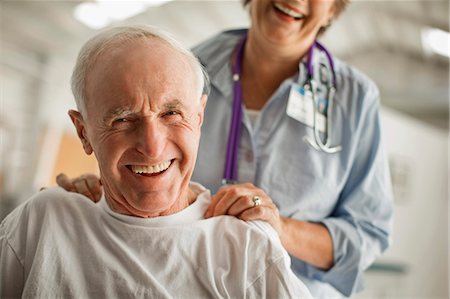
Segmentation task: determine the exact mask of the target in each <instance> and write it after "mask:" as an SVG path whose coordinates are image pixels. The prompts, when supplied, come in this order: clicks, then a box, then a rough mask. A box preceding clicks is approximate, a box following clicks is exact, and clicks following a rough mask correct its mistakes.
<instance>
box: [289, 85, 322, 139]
mask: <svg viewBox="0 0 450 299" xmlns="http://www.w3.org/2000/svg"><path fill="white" fill-rule="evenodd" d="M314 105H315V103H314V100H313V95H312V92H311V90H305V89H304V88H303V86H300V85H298V84H296V83H294V84H292V85H291V91H290V93H289V99H288V104H287V109H286V114H287V115H289V116H290V117H292V118H293V119H295V120H297V121H299V122H301V123H303V124H305V125H307V126H309V127H311V128H314ZM325 123H326V117H325V115H323V114H321V113H319V111H317V109H316V126H317V129H318V130H319V131H320V132H325Z"/></svg>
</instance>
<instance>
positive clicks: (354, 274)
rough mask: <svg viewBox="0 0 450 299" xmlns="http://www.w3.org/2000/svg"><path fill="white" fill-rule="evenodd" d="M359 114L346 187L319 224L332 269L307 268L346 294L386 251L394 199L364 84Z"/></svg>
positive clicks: (373, 91) (371, 96)
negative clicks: (323, 228) (329, 245)
mask: <svg viewBox="0 0 450 299" xmlns="http://www.w3.org/2000/svg"><path fill="white" fill-rule="evenodd" d="M364 100H365V101H366V103H368V104H367V105H366V106H367V107H365V108H363V110H362V111H361V113H362V115H361V125H360V126H359V130H358V132H357V134H356V136H354V138H356V140H357V141H356V144H355V149H354V152H355V155H354V160H353V163H352V166H351V170H350V173H349V177H348V179H347V183H346V184H345V186H344V188H343V190H342V192H341V194H340V196H339V199H338V203H337V205H336V207H335V208H334V210H333V212H332V214H331V215H330V217H328V218H326V219H324V220H323V221H321V222H322V223H323V224H324V225H325V226H326V227H327V229H328V231H329V232H330V234H331V237H332V240H333V253H334V266H333V267H332V268H331V269H330V270H328V271H321V270H319V269H315V268H314V267H311V266H307V268H308V269H307V270H308V272H310V274H311V275H308V276H311V277H313V278H314V279H318V280H321V281H325V282H328V283H330V284H331V285H332V286H333V287H335V288H336V289H337V290H338V291H340V292H341V293H342V294H344V295H345V296H350V295H351V294H353V293H354V292H356V291H358V290H360V289H362V275H363V272H364V270H366V269H367V268H368V267H369V266H370V264H372V263H373V261H374V260H375V258H377V257H378V256H380V254H381V253H382V252H383V251H384V250H386V248H388V246H389V244H390V232H391V230H392V218H393V217H392V216H393V200H392V197H393V196H392V188H391V181H390V175H389V167H388V163H387V158H386V154H385V152H384V148H383V144H382V138H381V132H380V118H379V93H378V89H377V88H376V86H375V85H374V84H372V85H369V87H368V90H367V92H366V97H365V99H364Z"/></svg>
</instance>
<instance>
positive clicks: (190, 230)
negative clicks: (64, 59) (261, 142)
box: [0, 27, 310, 298]
mask: <svg viewBox="0 0 450 299" xmlns="http://www.w3.org/2000/svg"><path fill="white" fill-rule="evenodd" d="M204 84H205V83H204V77H203V72H202V69H201V66H200V64H199V63H198V61H197V60H196V59H195V57H194V56H193V55H192V54H191V53H190V52H189V51H187V50H186V49H184V48H183V47H181V46H180V45H178V44H177V43H176V42H175V41H173V40H172V39H170V38H169V37H167V36H166V35H165V34H163V33H161V32H158V31H157V30H155V29H151V28H148V27H121V28H115V29H110V30H107V31H105V32H103V33H101V34H99V35H97V36H96V37H94V38H93V39H91V40H90V41H89V42H87V44H86V45H85V46H84V47H83V48H82V50H81V52H80V54H79V57H78V61H77V64H76V66H75V69H74V73H73V76H72V90H73V92H74V95H75V98H76V100H77V107H78V111H73V110H72V111H70V112H69V114H70V117H71V119H72V121H73V123H74V125H75V128H76V130H77V133H78V136H79V138H80V140H81V142H82V144H83V147H84V150H85V152H86V153H87V154H92V153H94V154H95V156H96V157H97V160H98V163H99V168H100V172H101V177H102V182H103V186H104V197H103V198H102V200H101V201H100V203H98V204H94V203H92V202H91V201H89V200H86V199H85V198H84V197H83V196H82V195H79V194H75V193H70V192H67V191H64V190H63V189H60V188H53V189H48V190H46V191H43V192H40V193H38V194H37V195H36V196H34V197H33V198H32V199H30V200H29V201H27V202H26V203H25V204H23V205H21V206H20V207H18V208H17V209H16V210H15V211H13V212H12V213H11V214H10V215H9V216H8V217H7V218H6V219H5V220H4V221H3V223H2V224H1V228H0V270H1V278H0V296H1V297H19V296H23V297H46V298H47V297H77V298H87V297H103V298H106V297H108V298H118V297H119V298H121V297H150V298H154V297H157V298H160V297H161V298H166V297H183V298H200V297H203V298H215V297H229V298H230V297H231V298H244V297H249V298H260V297H270V298H275V297H277V298H280V297H283V298H286V297H305V296H306V297H308V296H310V294H309V292H308V290H307V289H306V287H305V286H304V285H303V283H302V282H301V281H299V280H298V279H297V278H296V277H295V275H294V274H293V273H292V272H291V270H290V267H289V263H290V261H289V256H288V255H287V253H286V252H285V251H284V249H283V247H282V246H281V243H280V241H279V239H278V237H277V234H276V232H275V231H274V230H273V229H272V228H271V226H270V225H269V224H266V223H264V222H257V221H255V222H244V221H241V220H238V219H237V218H235V217H231V216H220V217H214V218H211V219H204V218H203V214H204V212H205V210H206V208H207V206H208V204H209V200H210V194H209V192H208V191H207V190H205V189H204V188H203V187H202V186H200V185H199V184H196V183H192V182H190V178H191V174H192V171H193V168H194V164H195V161H196V154H197V147H198V144H199V138H200V127H201V124H202V121H203V111H204V107H205V104H206V95H204V94H202V90H203V86H204ZM253 205H254V203H253V202H249V208H253Z"/></svg>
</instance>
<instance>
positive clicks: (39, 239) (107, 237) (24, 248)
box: [0, 183, 310, 298]
mask: <svg viewBox="0 0 450 299" xmlns="http://www.w3.org/2000/svg"><path fill="white" fill-rule="evenodd" d="M191 187H193V188H194V189H195V190H196V191H197V192H198V193H199V196H198V198H197V200H196V201H195V202H194V203H193V204H191V205H190V206H189V207H187V208H186V209H184V210H183V211H181V212H179V213H176V214H173V215H170V216H162V217H156V218H137V217H131V216H126V215H122V214H118V213H115V212H113V211H112V210H111V209H110V208H109V206H108V204H107V203H106V202H105V200H104V199H102V200H101V201H100V203H99V204H94V203H92V202H91V201H90V200H88V199H86V198H85V197H84V196H82V195H80V194H75V193H71V192H66V191H64V190H62V189H61V188H52V189H47V190H45V191H42V192H39V193H38V194H36V195H35V196H34V197H33V198H32V199H30V200H29V201H27V202H26V203H24V204H23V205H21V206H20V207H18V208H17V209H16V210H14V211H13V212H12V213H11V214H10V215H9V216H8V217H7V218H6V219H5V220H4V221H3V222H2V224H1V226H0V273H1V274H0V276H1V277H0V297H2V298H3V297H19V296H23V297H45V298H51V297H53V298H54V297H64V298H65V297H76V298H93V297H95V298H128V297H148V298H264V297H267V298H288V297H289V298H293V297H295V298H303V297H310V293H309V291H308V290H307V288H306V287H305V286H304V284H303V283H302V282H301V281H300V280H298V278H297V277H296V276H295V274H293V272H292V271H291V269H290V259H289V256H288V254H287V253H286V251H285V250H284V249H283V247H282V245H281V243H280V240H279V238H278V236H277V234H276V232H275V231H274V230H273V229H272V227H271V226H270V225H268V224H267V223H265V222H261V221H254V222H244V221H241V220H239V219H237V218H235V217H231V216H219V217H213V218H210V219H204V218H203V214H204V212H205V210H206V207H207V205H208V204H209V202H210V194H209V191H207V190H206V189H204V188H203V187H202V186H200V185H198V184H195V183H191Z"/></svg>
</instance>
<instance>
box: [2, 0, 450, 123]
mask: <svg viewBox="0 0 450 299" xmlns="http://www.w3.org/2000/svg"><path fill="white" fill-rule="evenodd" d="M80 2H81V1H5V0H3V1H2V2H1V4H0V5H1V6H0V9H1V10H0V11H1V15H0V17H1V18H0V22H1V45H2V46H1V47H2V48H3V49H7V48H8V47H11V46H14V47H15V48H17V47H19V48H20V49H22V50H23V53H27V55H34V56H35V57H37V58H38V59H40V60H42V61H45V60H46V59H48V57H50V56H51V55H53V54H55V53H64V52H67V53H73V52H74V51H75V52H76V51H77V50H78V48H79V46H80V45H81V43H82V42H83V41H85V40H86V38H87V37H89V36H91V35H92V34H94V33H95V31H94V30H91V29H89V28H88V27H86V26H84V25H82V24H81V23H79V22H78V21H77V20H75V19H74V17H73V9H74V7H75V6H76V5H77V4H78V3H80ZM126 22H127V23H139V24H142V23H145V24H151V25H156V26H160V27H162V28H164V29H166V30H168V31H170V32H171V33H173V35H174V36H175V37H177V38H178V39H180V40H181V41H182V42H184V43H185V44H186V45H188V46H192V45H194V44H195V43H197V42H198V41H200V40H202V39H204V38H206V37H208V36H211V35H212V34H214V33H215V32H217V31H219V30H223V29H226V28H235V27H240V26H246V25H247V24H248V18H247V12H246V11H245V10H243V9H242V8H241V5H240V3H239V1H173V2H169V3H166V4H164V5H162V6H160V7H153V8H149V9H147V10H146V11H145V12H143V13H141V14H139V15H136V16H134V17H132V18H131V19H129V20H127V21H126ZM448 26H449V2H448V0H421V1H392V0H391V1H375V0H374V1H361V0H360V1H356V0H354V1H353V3H352V4H351V5H350V7H349V9H348V10H347V11H346V12H344V14H343V15H342V16H341V17H340V18H339V19H338V20H336V21H335V22H334V24H333V26H332V27H331V28H330V30H329V31H328V32H327V33H326V35H325V36H324V37H323V41H324V43H325V44H326V45H327V46H328V48H329V49H330V50H331V51H332V52H333V53H334V54H335V55H337V56H338V57H340V58H342V59H344V60H346V61H348V62H350V63H352V64H353V65H355V66H357V67H358V68H360V69H361V70H363V71H364V72H365V73H367V74H368V75H369V76H370V77H371V78H372V79H374V81H376V82H377V84H378V86H379V87H380V90H381V96H382V97H381V102H382V104H383V105H385V106H387V107H391V108H394V109H397V110H400V111H402V112H404V113H407V114H409V115H412V116H414V117H417V118H419V119H422V120H424V121H426V122H428V123H430V124H432V125H435V126H438V127H441V128H447V129H448V115H449V108H448V107H449V60H448V58H444V57H442V56H437V55H430V54H429V53H427V52H425V51H424V50H423V46H422V42H421V30H422V29H423V28H425V27H435V28H440V29H443V30H445V31H448ZM2 53H3V54H1V55H10V54H5V53H10V52H8V51H2ZM10 59H13V57H11V58H10V57H2V61H9V60H10ZM19 60H20V59H19ZM16 63H17V64H20V61H19V62H16Z"/></svg>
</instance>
